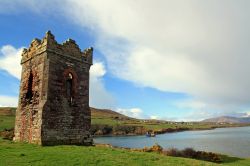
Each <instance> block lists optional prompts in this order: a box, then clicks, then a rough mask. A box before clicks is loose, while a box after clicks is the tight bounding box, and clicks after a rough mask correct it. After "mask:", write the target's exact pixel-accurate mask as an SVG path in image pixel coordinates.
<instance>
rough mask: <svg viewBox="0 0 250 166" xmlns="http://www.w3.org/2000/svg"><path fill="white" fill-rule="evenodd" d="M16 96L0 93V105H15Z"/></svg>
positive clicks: (16, 101)
mask: <svg viewBox="0 0 250 166" xmlns="http://www.w3.org/2000/svg"><path fill="white" fill-rule="evenodd" d="M17 105H18V97H11V96H3V95H0V107H17Z"/></svg>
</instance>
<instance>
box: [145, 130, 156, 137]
mask: <svg viewBox="0 0 250 166" xmlns="http://www.w3.org/2000/svg"><path fill="white" fill-rule="evenodd" d="M146 136H147V137H155V136H156V134H155V133H154V132H149V131H148V132H147V133H146Z"/></svg>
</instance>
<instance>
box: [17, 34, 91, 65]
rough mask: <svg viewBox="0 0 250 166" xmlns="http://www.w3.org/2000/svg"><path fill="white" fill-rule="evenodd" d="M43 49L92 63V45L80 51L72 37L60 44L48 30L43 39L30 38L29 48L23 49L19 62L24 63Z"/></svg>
mask: <svg viewBox="0 0 250 166" xmlns="http://www.w3.org/2000/svg"><path fill="white" fill-rule="evenodd" d="M45 51H47V52H53V53H55V54H58V55H61V56H65V57H68V58H73V59H76V60H78V61H82V62H85V63H89V64H92V63H93V62H92V59H93V57H92V56H93V47H90V48H86V49H85V50H83V51H82V50H81V49H80V48H79V46H78V45H77V44H76V42H75V40H72V39H68V40H66V41H65V42H63V43H62V44H59V43H58V42H57V41H56V40H55V36H54V35H53V34H52V33H51V32H50V31H47V32H46V35H45V37H44V38H43V39H41V40H40V39H37V38H35V39H33V40H32V42H31V43H30V46H29V48H27V49H24V50H23V53H22V60H21V63H25V62H26V61H27V60H29V59H31V58H34V57H35V56H38V55H40V54H42V53H43V52H45Z"/></svg>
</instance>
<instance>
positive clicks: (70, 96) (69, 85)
mask: <svg viewBox="0 0 250 166" xmlns="http://www.w3.org/2000/svg"><path fill="white" fill-rule="evenodd" d="M66 92H67V98H68V101H69V104H70V105H72V103H73V76H72V74H71V73H69V75H68V78H67V80H66Z"/></svg>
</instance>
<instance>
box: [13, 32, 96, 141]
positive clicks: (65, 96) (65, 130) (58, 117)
mask: <svg viewBox="0 0 250 166" xmlns="http://www.w3.org/2000/svg"><path fill="white" fill-rule="evenodd" d="M92 58H93V48H92V47H91V48H88V49H85V50H84V51H81V49H80V48H79V46H78V45H77V44H76V43H75V41H74V40H72V39H69V40H67V41H65V42H64V43H62V44H58V43H57V41H56V40H55V37H54V35H53V34H51V32H50V31H48V32H47V33H46V36H45V37H44V38H43V39H42V40H39V39H34V40H33V41H32V42H31V44H30V47H29V48H28V49H24V50H23V53H22V60H21V65H22V76H21V83H20V92H19V101H18V108H17V111H16V120H15V132H14V134H15V136H14V141H22V142H29V143H35V144H40V145H60V144H74V145H92V143H93V141H92V137H91V135H90V132H89V130H90V125H91V113H90V108H89V69H90V66H91V65H92Z"/></svg>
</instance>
